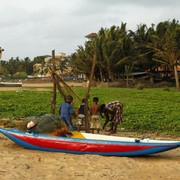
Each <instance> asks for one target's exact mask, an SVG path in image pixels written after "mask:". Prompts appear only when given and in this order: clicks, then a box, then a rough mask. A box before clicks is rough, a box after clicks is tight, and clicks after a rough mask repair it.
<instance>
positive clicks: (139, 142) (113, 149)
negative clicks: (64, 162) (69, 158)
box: [0, 128, 180, 157]
mask: <svg viewBox="0 0 180 180" xmlns="http://www.w3.org/2000/svg"><path fill="white" fill-rule="evenodd" d="M0 132H1V133H2V134H4V135H5V136H7V137H8V138H9V139H11V140H12V141H14V142H15V143H17V144H18V145H20V146H23V147H25V148H28V149H32V150H41V151H50V152H63V153H72V154H96V155H103V156H127V157H128V156H129V157H130V156H144V155H149V154H154V153H159V152H163V151H168V150H171V149H175V148H178V147H180V141H163V140H152V139H150V138H145V139H139V138H127V137H117V136H110V135H99V134H90V133H83V132H82V133H80V132H73V135H72V137H61V136H50V135H45V134H34V133H30V132H23V131H19V130H18V129H5V128H0Z"/></svg>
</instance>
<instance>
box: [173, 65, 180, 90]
mask: <svg viewBox="0 0 180 180" xmlns="http://www.w3.org/2000/svg"><path fill="white" fill-rule="evenodd" d="M174 77H175V80H176V91H179V90H180V87H179V76H178V72H177V66H176V65H174Z"/></svg>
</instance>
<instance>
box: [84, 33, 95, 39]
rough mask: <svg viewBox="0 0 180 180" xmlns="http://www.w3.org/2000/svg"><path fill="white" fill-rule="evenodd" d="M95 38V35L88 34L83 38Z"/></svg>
mask: <svg viewBox="0 0 180 180" xmlns="http://www.w3.org/2000/svg"><path fill="white" fill-rule="evenodd" d="M96 36H97V34H96V33H90V34H88V35H86V36H85V37H86V38H92V37H96Z"/></svg>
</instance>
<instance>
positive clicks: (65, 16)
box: [0, 0, 180, 60]
mask: <svg viewBox="0 0 180 180" xmlns="http://www.w3.org/2000/svg"><path fill="white" fill-rule="evenodd" d="M0 3H1V6H0V23H1V26H0V34H1V36H0V47H3V48H4V49H5V51H4V53H3V59H6V60H9V59H10V58H11V57H17V56H19V57H20V58H24V57H30V58H31V59H33V58H34V57H35V56H40V55H45V54H51V50H52V49H56V51H57V52H58V51H63V52H65V53H67V54H71V53H73V52H74V51H75V50H76V49H77V47H78V45H83V44H84V42H85V40H86V39H85V35H87V34H89V33H91V32H98V31H99V30H100V28H101V27H103V28H106V27H107V28H109V27H111V26H112V25H116V26H119V25H120V24H121V22H123V23H127V29H131V30H136V28H137V25H139V24H140V23H141V24H147V25H148V26H150V25H151V24H152V23H154V24H157V23H159V22H161V21H165V20H172V19H173V18H175V19H177V20H178V18H179V9H180V1H179V0H178V1H177V0H173V1H169V0H158V1H157V0H156V1H155V0H151V1H147V0H96V1H95V0H52V1H49V0H26V1H24V0H0Z"/></svg>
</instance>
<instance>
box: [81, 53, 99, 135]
mask: <svg viewBox="0 0 180 180" xmlns="http://www.w3.org/2000/svg"><path fill="white" fill-rule="evenodd" d="M96 58H97V56H96V52H94V55H93V62H92V67H91V74H90V78H89V84H88V87H87V91H86V98H85V107H84V111H85V129H86V132H89V119H88V109H89V108H88V99H89V92H90V88H91V83H92V80H93V77H94V68H95V64H96Z"/></svg>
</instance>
